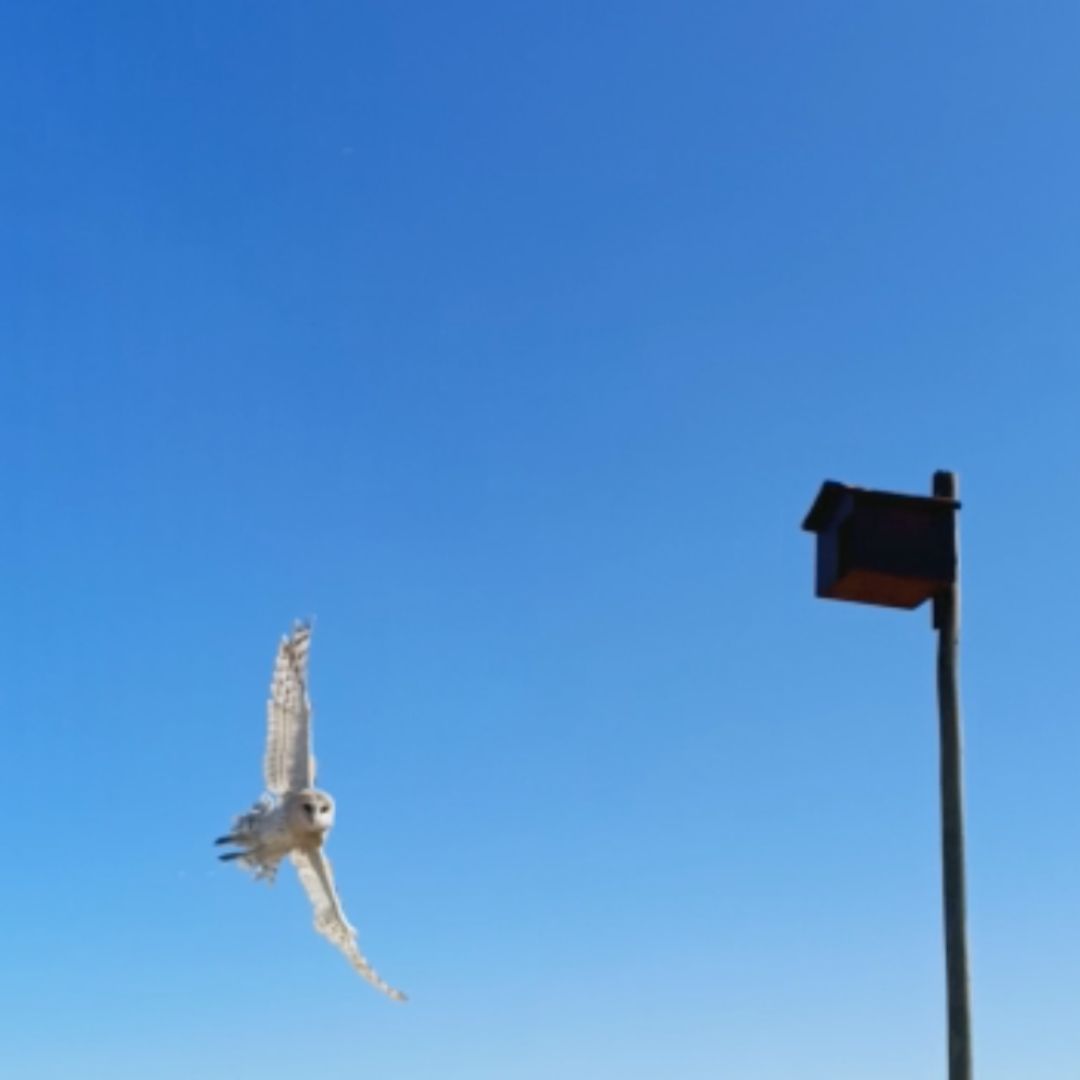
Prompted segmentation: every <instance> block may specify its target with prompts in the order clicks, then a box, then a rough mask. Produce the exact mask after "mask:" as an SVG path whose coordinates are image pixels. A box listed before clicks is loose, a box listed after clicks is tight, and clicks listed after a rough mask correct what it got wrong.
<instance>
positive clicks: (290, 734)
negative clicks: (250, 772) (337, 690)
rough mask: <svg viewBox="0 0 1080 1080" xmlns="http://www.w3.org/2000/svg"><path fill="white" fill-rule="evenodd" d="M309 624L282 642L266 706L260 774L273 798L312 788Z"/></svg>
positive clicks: (313, 770) (313, 764)
mask: <svg viewBox="0 0 1080 1080" xmlns="http://www.w3.org/2000/svg"><path fill="white" fill-rule="evenodd" d="M310 650H311V624H310V623H306V622H298V623H297V624H296V626H294V627H293V632H292V633H291V634H290V635H289V636H288V637H285V638H282V639H281V644H280V645H279V646H278V651H277V659H276V660H275V661H274V675H273V678H272V679H271V680H270V700H269V701H267V703H266V756H265V757H264V758H263V773H264V774H265V776H266V790H267V791H269V792H270V793H271V794H273V795H284V794H285V792H287V791H302V790H304V789H305V788H310V787H313V786H314V784H315V759H314V758H313V757H312V756H311V701H310V700H309V699H308V689H307V672H308V653H309V652H310Z"/></svg>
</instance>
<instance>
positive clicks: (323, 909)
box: [290, 849, 406, 1001]
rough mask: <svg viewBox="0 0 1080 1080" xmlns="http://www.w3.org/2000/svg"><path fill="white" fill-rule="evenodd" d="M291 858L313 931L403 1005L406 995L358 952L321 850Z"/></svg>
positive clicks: (293, 855) (374, 983) (354, 932)
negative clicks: (311, 915) (311, 914)
mask: <svg viewBox="0 0 1080 1080" xmlns="http://www.w3.org/2000/svg"><path fill="white" fill-rule="evenodd" d="M290 858H291V859H292V862H293V865H294V866H295V867H296V872H297V874H299V876H300V884H301V885H303V887H304V891H305V892H306V893H307V894H308V899H309V900H310V901H311V905H312V907H313V908H314V909H315V929H316V931H318V933H320V934H322V936H323V937H324V938H326V939H327V940H328V941H330V942H332V943H333V944H334V945H336V946H337V947H338V948H339V949H340V950H341V951H342V952H343V953H344V954H345V957H346V959H347V960H348V961H349V963H350V964H352V966H353V967H354V968H355V969H356V970H357V971H358V972H359V973H360V974H361V975H362V976H363V977H364V978H365V979H366V980H367V981H368V982H369V983H371V985H372V986H374V987H375V988H376V989H377V990H381V991H382V992H383V993H384V994H386V996H387V997H390V998H393V1000H394V1001H405V1000H406V998H405V995H404V994H403V993H402V992H401V991H400V990H395V989H394V988H393V987H392V986H391V985H390V984H389V983H387V982H386V981H385V980H384V979H383V978H382V977H381V976H380V975H379V973H378V972H377V971H376V970H375V969H374V968H373V967H372V966H371V965H370V964H369V963H368V961H367V957H365V956H364V954H363V953H362V952H361V951H360V948H359V946H358V945H357V941H356V931H355V930H354V929H353V927H352V926H350V925H349V921H348V920H347V919H346V918H345V913H344V912H343V911H342V910H341V902H340V901H339V900H338V896H337V891H336V890H335V888H334V878H333V873H332V871H331V869H330V860H329V859H327V857H326V856H325V855H324V854H323V852H322V851H321V850H320V849H315V850H311V851H306V850H297V851H294V852H292V854H291V855H290Z"/></svg>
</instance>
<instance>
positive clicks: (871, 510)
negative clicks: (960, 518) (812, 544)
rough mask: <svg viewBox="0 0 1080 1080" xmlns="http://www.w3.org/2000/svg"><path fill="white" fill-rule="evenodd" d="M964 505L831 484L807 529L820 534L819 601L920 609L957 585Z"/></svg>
mask: <svg viewBox="0 0 1080 1080" xmlns="http://www.w3.org/2000/svg"><path fill="white" fill-rule="evenodd" d="M959 506H960V503H959V502H958V501H957V500H956V499H951V498H944V497H941V496H936V495H899V494H896V493H895V492H891V491H870V490H868V489H866V488H858V487H850V486H849V485H847V484H840V483H837V482H836V481H835V480H826V481H825V483H824V484H822V486H821V491H819V492H818V496H817V498H816V499H815V500H814V505H813V506H812V507H811V508H810V513H808V514H807V515H806V520H805V521H803V525H802V527H803V528H804V529H805V530H806V531H807V532H812V533H816V534H817V587H816V592H817V595H818V596H822V597H828V598H829V599H832V600H854V601H856V602H858V603H862V604H882V605H884V606H886V607H898V608H914V607H918V606H919V605H920V604H921V603H922V602H923V601H924V600H929V599H930V598H931V597H933V596H935V595H937V594H938V593H940V592H941V591H942V589H944V588H946V587H947V586H949V585H952V584H953V583H954V582H955V581H956V521H955V517H956V511H957V509H958V508H959Z"/></svg>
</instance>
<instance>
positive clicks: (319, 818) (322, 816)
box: [289, 788, 334, 833]
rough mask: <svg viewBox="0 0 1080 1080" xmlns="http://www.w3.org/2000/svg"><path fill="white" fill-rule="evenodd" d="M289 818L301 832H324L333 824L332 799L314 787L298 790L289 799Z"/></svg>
mask: <svg viewBox="0 0 1080 1080" xmlns="http://www.w3.org/2000/svg"><path fill="white" fill-rule="evenodd" d="M289 819H290V820H291V822H292V823H293V825H294V826H295V827H296V828H298V829H300V830H302V831H303V832H311V833H324V832H326V831H327V830H328V829H329V828H330V826H331V825H333V824H334V800H333V799H331V798H330V796H329V795H327V794H326V792H325V791H316V790H315V789H314V788H310V789H308V790H307V791H298V792H296V794H295V795H293V796H292V797H291V799H290V806H289Z"/></svg>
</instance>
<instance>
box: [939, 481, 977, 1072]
mask: <svg viewBox="0 0 1080 1080" xmlns="http://www.w3.org/2000/svg"><path fill="white" fill-rule="evenodd" d="M934 494H935V495H939V496H944V497H946V498H950V499H955V498H956V497H957V483H956V474H955V473H951V472H937V473H934ZM934 626H935V627H936V629H937V631H938V653H937V692H938V709H939V711H940V715H941V729H940V731H941V862H942V885H943V894H944V906H945V974H946V988H947V995H948V1016H949V1080H971V987H970V982H969V977H968V949H967V922H966V920H967V916H966V900H965V893H966V887H965V883H964V788H963V745H962V742H961V737H960V688H959V682H958V678H957V654H958V651H959V642H960V569H959V546H958V547H957V571H956V578H955V581H954V584H953V585H951V586H950V587H949V588H948V589H946V590H944V591H943V592H942V593H940V594H939V595H938V597H937V598H936V599H935V600H934Z"/></svg>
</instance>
